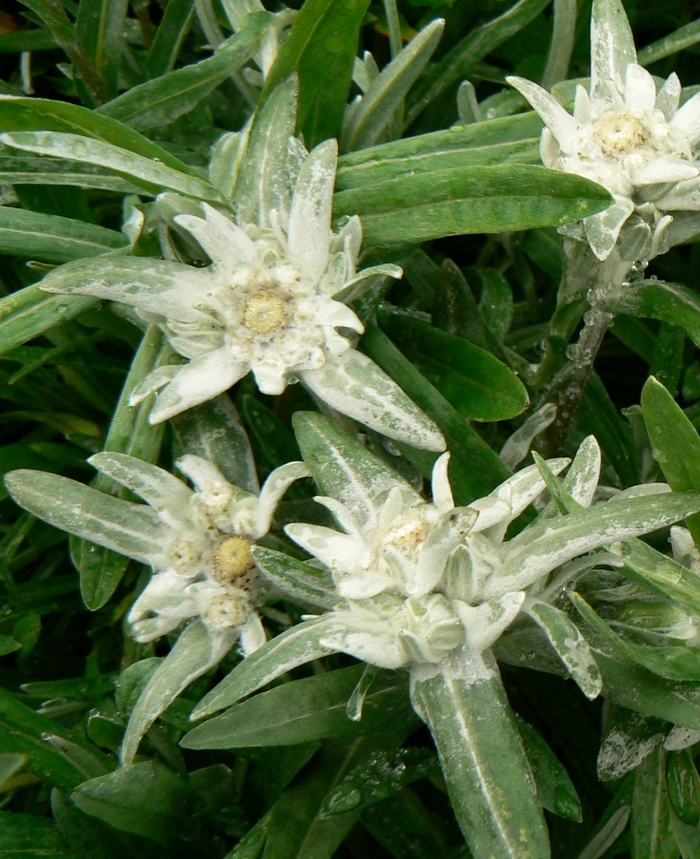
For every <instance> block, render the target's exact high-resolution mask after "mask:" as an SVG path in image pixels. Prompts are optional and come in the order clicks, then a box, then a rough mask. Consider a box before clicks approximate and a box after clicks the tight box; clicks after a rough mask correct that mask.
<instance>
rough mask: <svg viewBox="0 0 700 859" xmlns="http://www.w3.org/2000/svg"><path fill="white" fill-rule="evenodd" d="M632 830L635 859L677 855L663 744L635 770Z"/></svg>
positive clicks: (664, 858)
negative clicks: (672, 828)
mask: <svg viewBox="0 0 700 859" xmlns="http://www.w3.org/2000/svg"><path fill="white" fill-rule="evenodd" d="M630 830H631V835H632V844H633V847H632V851H633V853H632V855H633V856H634V857H635V859H677V856H678V847H677V846H676V842H675V839H674V837H673V833H672V832H671V814H670V809H669V803H668V788H667V786H666V753H665V752H664V750H663V749H662V748H661V746H657V747H656V748H655V749H654V751H653V752H652V753H651V754H650V755H648V756H647V757H646V758H645V759H644V760H643V761H642V763H641V764H640V765H639V766H638V767H637V770H636V771H635V774H634V793H633V795H632V819H631V823H630Z"/></svg>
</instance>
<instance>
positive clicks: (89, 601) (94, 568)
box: [71, 296, 174, 611]
mask: <svg viewBox="0 0 700 859" xmlns="http://www.w3.org/2000/svg"><path fill="white" fill-rule="evenodd" d="M71 299H73V297H72V296H71ZM173 355H174V352H173V350H172V348H171V346H170V345H169V343H168V340H167V338H166V337H165V335H164V334H163V333H162V332H161V331H160V329H159V328H157V327H156V326H155V325H152V326H151V327H150V328H149V329H148V331H147V332H146V334H145V335H144V337H143V340H142V341H141V345H140V346H139V348H138V350H137V352H136V354H135V356H134V359H133V361H132V363H131V367H130V369H129V374H128V376H127V378H126V381H125V382H124V388H123V389H122V393H121V395H120V397H119V402H118V403H117V407H116V409H115V411H114V415H113V417H112V422H111V424H110V426H109V430H108V432H107V438H106V439H105V442H104V450H105V451H109V452H117V453H127V454H129V455H131V456H136V457H138V458H139V459H143V460H145V461H146V462H153V461H154V460H156V459H158V454H159V452H160V445H161V441H162V438H163V431H164V426H163V425H161V424H158V425H155V426H154V425H153V424H151V423H150V422H149V420H148V414H149V412H150V410H151V405H152V400H153V398H152V397H147V398H146V399H145V400H144V401H143V402H141V403H139V405H138V406H131V405H130V404H129V400H130V398H131V394H132V392H133V391H134V389H135V388H136V386H137V385H138V384H139V383H140V382H141V381H142V379H143V378H144V377H145V376H146V375H147V374H148V373H150V372H151V371H152V370H155V369H156V368H157V367H160V366H162V365H164V364H168V363H169V362H170V360H171V359H172V356H173ZM94 486H95V488H97V489H99V490H101V491H102V492H111V493H112V494H115V495H118V494H122V488H121V486H119V485H117V484H115V483H114V481H112V480H110V479H109V478H107V477H105V476H104V475H99V476H98V477H97V478H96V479H95V481H94ZM71 556H72V558H73V561H74V563H75V565H76V567H77V568H78V570H79V571H80V592H81V595H82V597H83V601H84V602H85V605H86V606H87V607H88V608H89V609H91V610H92V611H95V610H97V609H98V608H101V607H102V606H103V605H104V604H105V603H106V602H107V601H108V600H109V598H110V597H111V596H112V594H113V593H114V591H115V590H116V588H117V585H118V584H119V582H120V581H121V578H122V576H123V575H124V573H125V572H126V567H127V564H128V560H127V559H126V558H125V557H124V555H121V554H119V553H117V552H114V551H112V550H111V549H107V548H104V547H103V546H99V545H97V544H96V543H91V542H88V541H85V540H80V539H78V538H76V537H72V538H71Z"/></svg>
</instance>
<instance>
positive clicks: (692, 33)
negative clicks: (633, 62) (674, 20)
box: [638, 21, 700, 66]
mask: <svg viewBox="0 0 700 859" xmlns="http://www.w3.org/2000/svg"><path fill="white" fill-rule="evenodd" d="M698 42H700V21H691V22H690V23H689V24H684V25H683V26H682V27H679V28H678V29H677V30H674V31H673V32H672V33H669V35H668V36H664V37H663V39H659V40H658V41H656V42H652V43H651V45H647V46H646V48H642V50H641V51H640V52H639V55H638V57H639V58H638V62H639V65H640V66H650V65H651V64H652V63H655V62H657V60H663V59H665V58H666V57H670V56H672V55H673V54H677V53H678V52H679V51H684V50H685V49H686V48H689V47H691V46H692V45H696V44H697V43H698Z"/></svg>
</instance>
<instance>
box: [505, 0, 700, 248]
mask: <svg viewBox="0 0 700 859" xmlns="http://www.w3.org/2000/svg"><path fill="white" fill-rule="evenodd" d="M507 80H508V82H509V83H510V84H511V85H512V86H514V87H515V88H516V89H517V90H518V91H519V92H520V93H521V94H522V95H523V96H524V97H525V98H526V99H527V100H528V101H529V102H530V104H531V105H532V107H533V108H534V109H535V110H536V111H537V113H538V114H539V115H540V116H541V118H542V119H543V121H544V122H545V125H546V126H547V127H546V128H545V129H544V131H543V132H542V138H541V144H540V155H541V158H542V162H543V163H544V165H545V166H546V167H551V168H554V169H556V170H563V171H566V172H567V173H577V174H579V175H580V176H585V177H587V178H588V179H592V180H593V181H595V182H598V183H599V184H601V185H603V186H604V187H606V188H607V189H608V190H609V191H610V192H611V193H612V195H613V197H614V200H615V202H614V204H613V205H612V206H611V207H610V208H609V209H607V210H605V211H604V212H601V213H599V214H597V215H592V216H591V217H589V218H586V219H585V220H584V222H583V223H584V227H585V234H586V238H587V239H588V242H589V244H590V246H591V248H592V250H593V252H594V253H595V254H596V256H597V257H598V258H599V259H600V260H605V259H607V258H608V257H609V256H610V254H611V253H612V251H613V249H614V247H615V243H616V242H617V240H618V237H619V235H620V232H621V230H622V229H623V227H624V225H625V223H626V222H627V221H628V219H629V218H630V216H631V215H632V213H633V212H634V211H635V210H637V211H638V212H641V213H642V215H643V217H644V218H645V219H646V220H647V221H649V222H650V226H651V228H652V231H653V234H654V235H653V240H652V245H651V247H650V248H649V250H648V251H647V252H648V254H649V256H654V255H656V253H657V252H658V249H659V247H660V246H661V243H662V241H663V232H664V230H665V229H667V227H668V226H669V224H670V223H671V220H672V217H671V216H670V215H668V214H666V213H667V212H669V211H673V210H679V209H683V210H688V209H691V210H697V209H698V200H696V199H695V197H696V196H697V192H698V189H699V188H700V184H699V183H698V177H699V176H700V168H699V167H698V165H697V164H696V163H695V160H694V149H695V147H696V145H697V143H698V141H699V140H700V97H698V96H694V97H693V98H691V99H690V100H689V101H688V102H686V103H685V104H684V105H683V106H682V107H680V108H679V104H680V98H681V84H680V81H679V79H678V76H677V75H676V74H675V73H673V74H671V75H670V77H669V78H668V80H667V81H666V82H665V83H664V84H663V86H662V87H661V88H660V89H659V91H658V92H657V88H656V83H655V81H654V78H653V77H652V76H651V74H649V72H648V71H646V69H644V68H643V67H642V66H640V65H639V64H638V63H637V57H636V52H635V49H634V42H633V40H632V33H631V30H630V28H629V23H628V21H627V18H626V15H625V12H624V9H623V8H622V6H621V4H620V3H619V2H618V0H596V2H595V3H594V9H593V16H592V20H591V85H590V93H589V91H588V90H587V89H586V88H585V87H584V86H582V85H580V84H579V85H578V86H577V87H576V97H575V102H574V112H573V116H572V115H570V114H569V113H568V112H567V111H566V110H565V109H564V108H563V107H562V105H561V104H560V103H559V102H558V101H557V99H556V98H554V96H552V95H550V93H548V92H547V91H546V90H544V89H542V87H540V86H538V85H537V84H535V83H532V82H531V81H528V80H525V79H524V78H519V77H509V78H508V79H507ZM693 192H694V193H693ZM649 204H652V205H651V206H650V205H649Z"/></svg>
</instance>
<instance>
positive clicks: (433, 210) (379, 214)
mask: <svg viewBox="0 0 700 859" xmlns="http://www.w3.org/2000/svg"><path fill="white" fill-rule="evenodd" d="M610 200H611V198H610V195H609V193H608V192H607V191H606V190H605V189H604V188H603V187H602V186H600V185H596V184H595V183H594V182H591V181H590V180H589V179H584V178H583V177H581V176H576V175H574V174H571V173H561V172H559V171H556V170H548V169H547V168H546V167H536V166H531V165H529V164H513V165H511V164H505V165H503V166H496V167H454V168H452V169H449V170H435V171H433V172H431V173H418V174H416V175H414V176H410V175H409V176H406V175H403V176H401V177H397V178H396V179H393V180H390V181H384V182H380V183H378V184H373V185H369V186H367V187H364V188H361V189H360V188H353V189H351V190H348V191H341V192H340V193H338V194H336V195H335V197H334V200H333V206H334V215H335V217H336V218H341V217H343V216H344V215H345V216H347V215H359V216H360V217H361V219H362V228H363V231H364V240H365V243H366V244H367V245H390V244H419V243H420V242H424V241H428V240H429V239H439V238H443V237H444V236H458V235H464V234H465V233H502V232H507V231H511V230H528V229H532V228H534V227H558V226H561V225H562V224H567V223H570V222H571V221H577V220H580V219H581V218H586V217H588V216H589V215H593V214H595V213H596V212H600V211H602V210H603V209H606V208H607V207H608V206H609V205H610Z"/></svg>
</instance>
